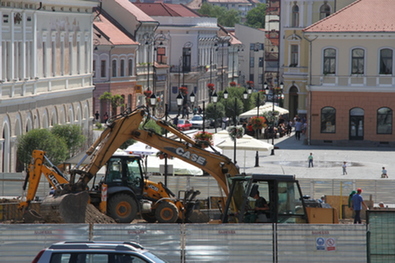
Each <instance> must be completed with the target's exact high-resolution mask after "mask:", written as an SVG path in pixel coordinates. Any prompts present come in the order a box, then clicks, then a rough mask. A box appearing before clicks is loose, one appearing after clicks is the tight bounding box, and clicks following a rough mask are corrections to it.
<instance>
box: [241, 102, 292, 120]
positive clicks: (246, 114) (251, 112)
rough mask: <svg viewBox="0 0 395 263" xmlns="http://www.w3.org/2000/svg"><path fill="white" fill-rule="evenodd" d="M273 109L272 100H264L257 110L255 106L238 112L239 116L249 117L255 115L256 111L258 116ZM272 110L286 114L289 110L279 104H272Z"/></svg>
mask: <svg viewBox="0 0 395 263" xmlns="http://www.w3.org/2000/svg"><path fill="white" fill-rule="evenodd" d="M272 110H273V103H272V102H266V103H265V105H261V106H259V111H257V107H255V108H253V109H251V110H249V111H246V112H244V113H242V114H240V117H242V118H250V117H255V116H257V113H259V116H262V114H263V113H264V112H269V111H272ZM274 111H278V112H279V114H280V115H284V114H288V113H289V111H288V110H287V109H284V108H281V107H279V106H276V105H274Z"/></svg>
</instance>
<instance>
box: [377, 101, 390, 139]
mask: <svg viewBox="0 0 395 263" xmlns="http://www.w3.org/2000/svg"><path fill="white" fill-rule="evenodd" d="M377 134H392V110H391V109H390V108H386V107H383V108H380V109H378V110H377Z"/></svg>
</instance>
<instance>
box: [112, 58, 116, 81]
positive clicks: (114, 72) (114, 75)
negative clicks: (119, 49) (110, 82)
mask: <svg viewBox="0 0 395 263" xmlns="http://www.w3.org/2000/svg"><path fill="white" fill-rule="evenodd" d="M116 76H117V61H116V60H115V59H114V60H113V61H112V77H116Z"/></svg>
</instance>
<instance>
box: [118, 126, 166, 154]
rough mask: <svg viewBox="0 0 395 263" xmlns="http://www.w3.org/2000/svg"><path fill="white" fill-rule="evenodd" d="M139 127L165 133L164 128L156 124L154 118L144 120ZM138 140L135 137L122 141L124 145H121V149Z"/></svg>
mask: <svg viewBox="0 0 395 263" xmlns="http://www.w3.org/2000/svg"><path fill="white" fill-rule="evenodd" d="M139 129H141V130H142V129H145V130H150V131H153V132H155V133H158V134H163V130H162V128H161V127H160V126H159V125H158V124H156V122H155V121H154V120H148V121H147V122H144V123H143V124H140V126H139ZM135 142H136V141H135V140H133V139H129V140H127V141H125V142H124V143H122V145H121V146H120V147H119V148H121V149H126V148H128V146H129V145H132V144H134V143H135Z"/></svg>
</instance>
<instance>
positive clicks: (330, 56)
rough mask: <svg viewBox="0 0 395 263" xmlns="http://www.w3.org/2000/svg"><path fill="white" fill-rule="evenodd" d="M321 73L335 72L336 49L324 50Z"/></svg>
mask: <svg viewBox="0 0 395 263" xmlns="http://www.w3.org/2000/svg"><path fill="white" fill-rule="evenodd" d="M323 74H336V50H335V49H333V48H327V49H325V50H324V72H323Z"/></svg>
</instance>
